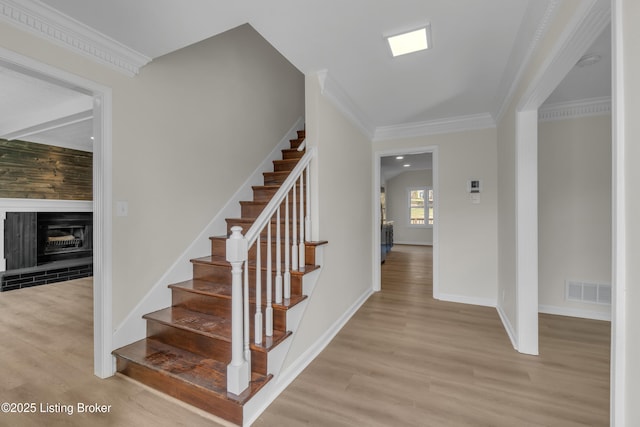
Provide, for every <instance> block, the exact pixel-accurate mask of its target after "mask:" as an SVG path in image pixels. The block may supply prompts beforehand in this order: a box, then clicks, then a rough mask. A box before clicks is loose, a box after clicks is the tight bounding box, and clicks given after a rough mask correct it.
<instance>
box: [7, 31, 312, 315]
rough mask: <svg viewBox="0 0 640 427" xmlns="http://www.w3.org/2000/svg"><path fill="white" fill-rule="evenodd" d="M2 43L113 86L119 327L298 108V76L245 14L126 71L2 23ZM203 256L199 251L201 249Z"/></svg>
mask: <svg viewBox="0 0 640 427" xmlns="http://www.w3.org/2000/svg"><path fill="white" fill-rule="evenodd" d="M0 46H2V47H5V48H7V49H10V50H13V51H16V52H17V53H19V54H22V55H25V56H28V57H31V58H34V59H36V60H39V61H41V62H45V63H48V64H50V65H52V66H55V67H57V68H60V69H62V70H65V71H68V72H71V73H74V74H77V75H80V76H82V77H84V78H86V79H89V80H92V81H95V82H98V83H100V84H102V85H105V86H108V87H110V88H112V94H113V200H114V203H113V205H114V208H115V201H117V200H126V201H128V203H129V216H128V217H116V216H115V214H114V221H113V324H114V326H117V325H118V324H120V322H121V321H122V320H123V319H124V318H125V317H126V315H127V313H129V312H130V311H131V310H132V309H133V307H134V306H135V305H136V303H137V302H138V301H139V300H140V299H141V298H142V297H143V296H144V295H145V294H146V293H147V291H148V290H149V289H150V288H151V287H152V286H153V285H154V284H155V283H156V282H157V281H158V280H159V278H160V277H161V276H162V275H163V273H164V272H165V271H166V270H167V269H168V268H169V267H171V265H172V263H173V262H174V260H176V259H177V258H178V257H179V256H180V254H181V253H182V252H183V251H184V250H185V248H186V247H187V246H188V245H189V244H190V243H191V242H192V241H193V239H194V238H195V237H196V236H197V235H198V233H199V232H200V231H201V230H202V229H204V228H205V226H206V225H207V224H208V222H209V221H210V220H211V219H212V218H213V217H214V216H215V214H216V213H217V212H218V211H219V210H220V209H221V208H222V207H223V206H224V204H225V203H226V202H227V200H228V199H229V198H230V196H231V195H232V194H233V193H234V192H235V191H236V190H237V189H238V188H239V187H240V185H241V184H242V183H243V182H244V181H245V180H246V179H247V177H248V176H249V175H250V174H251V173H252V172H253V171H254V169H255V168H256V167H257V166H258V164H260V162H261V161H262V159H263V158H265V157H266V156H267V154H268V153H269V152H270V151H271V149H272V148H273V147H274V146H275V145H276V144H277V143H278V142H279V141H280V139H281V138H282V137H283V136H284V135H285V134H286V133H287V131H288V130H289V128H290V127H291V125H292V124H293V123H295V122H296V120H297V118H298V117H300V116H301V115H302V114H303V112H304V78H303V76H302V74H301V73H300V72H299V71H298V70H297V69H295V68H294V67H293V66H292V65H291V64H290V63H289V62H288V61H286V60H285V59H284V58H283V57H282V56H281V55H280V54H279V53H278V52H277V51H276V50H275V49H273V47H271V46H270V45H269V44H268V43H267V42H266V41H265V40H264V39H263V38H262V37H261V36H260V35H258V34H257V33H256V32H255V31H254V30H253V29H252V28H251V27H249V26H248V25H245V26H242V27H238V28H236V29H233V30H230V31H229V32H226V33H224V34H221V35H219V36H217V37H213V38H211V39H208V40H205V41H202V42H200V43H197V44H194V45H192V46H189V47H186V48H184V49H182V50H180V51H177V52H175V53H172V54H168V55H165V56H163V57H161V58H157V59H156V60H154V61H153V62H151V63H150V64H148V65H147V66H145V67H144V68H143V69H142V70H141V72H140V74H139V75H138V76H136V77H133V78H130V77H126V76H124V75H121V74H119V73H117V72H114V71H112V70H111V69H110V68H107V67H104V66H101V65H98V64H96V63H94V62H93V61H91V60H89V59H86V58H84V57H82V56H79V55H77V54H75V53H72V52H70V51H68V50H66V49H64V48H61V47H58V46H57V45H54V44H51V43H48V42H46V41H43V40H41V39H39V38H36V37H35V36H32V35H30V34H27V33H24V32H21V31H19V30H16V29H14V28H13V27H11V26H9V25H7V24H4V23H0ZM202 255H206V254H202Z"/></svg>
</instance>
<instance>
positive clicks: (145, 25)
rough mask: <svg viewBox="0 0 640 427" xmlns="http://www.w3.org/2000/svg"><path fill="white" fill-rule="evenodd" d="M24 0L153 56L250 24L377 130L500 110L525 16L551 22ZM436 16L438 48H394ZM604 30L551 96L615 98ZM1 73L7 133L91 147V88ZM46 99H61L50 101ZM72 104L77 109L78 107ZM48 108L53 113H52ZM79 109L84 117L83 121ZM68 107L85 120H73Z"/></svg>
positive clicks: (276, 1)
mask: <svg viewBox="0 0 640 427" xmlns="http://www.w3.org/2000/svg"><path fill="white" fill-rule="evenodd" d="M23 2H24V3H28V4H35V5H37V6H38V7H45V8H48V9H49V10H50V9H55V10H56V11H58V12H61V13H62V14H64V15H66V16H68V17H70V18H73V20H75V21H77V22H80V23H82V24H84V25H86V26H88V27H90V28H92V29H93V30H95V31H98V32H100V33H101V34H102V35H105V36H107V37H108V38H110V39H113V40H115V41H116V42H118V43H120V44H122V45H124V46H127V47H128V48H130V49H132V50H133V51H135V52H137V53H139V54H141V55H142V56H146V57H148V58H150V59H153V58H157V57H159V56H162V55H165V54H168V53H170V52H173V51H175V50H178V49H180V48H183V47H186V46H188V45H190V44H193V43H196V42H198V41H201V40H203V39H206V38H208V37H212V36H215V35H217V34H219V33H221V32H224V31H226V30H229V29H231V28H234V27H236V26H238V25H241V24H244V23H246V22H248V23H250V24H251V25H252V26H253V27H254V28H255V29H256V30H257V31H258V32H259V33H260V34H261V35H262V36H263V37H264V38H265V39H267V40H268V41H269V42H270V43H271V44H272V45H273V46H274V47H275V48H276V49H277V50H278V51H280V52H281V53H282V54H283V55H284V56H285V57H286V58H287V59H288V60H289V61H290V62H291V63H292V64H293V65H294V66H296V67H297V68H298V69H299V70H300V71H302V72H303V73H305V74H311V73H316V72H320V71H323V70H325V71H326V72H327V74H328V75H329V76H330V78H331V81H332V82H333V84H334V85H335V86H336V87H339V88H340V92H341V93H342V94H343V99H344V100H346V101H347V103H349V104H350V105H351V106H353V109H354V110H356V111H357V117H358V120H359V122H360V123H361V124H362V126H363V128H365V129H366V130H368V131H369V133H370V134H371V135H372V136H373V134H374V133H375V130H376V129H380V128H385V127H393V126H403V125H408V124H416V123H418V124H419V123H430V122H434V121H438V120H444V119H447V120H448V119H451V118H459V117H475V116H482V117H488V118H489V119H491V120H493V119H495V116H496V112H497V111H499V109H500V107H501V102H502V100H501V99H500V97H499V96H497V94H500V93H504V92H505V88H508V87H509V86H510V84H511V81H512V79H513V78H514V73H513V72H510V70H512V69H513V67H514V66H513V64H512V62H513V61H514V59H513V58H517V57H518V54H519V49H518V48H519V45H518V43H520V44H524V45H525V46H528V45H530V43H531V40H530V39H531V38H532V37H533V35H534V33H535V29H536V28H537V25H533V26H531V25H529V26H525V25H523V22H524V21H523V18H525V14H526V16H527V18H531V17H532V16H534V17H535V19H534V20H535V21H539V20H541V19H542V17H543V15H544V11H545V10H546V7H547V5H548V4H549V0H483V1H482V2H479V1H477V0H455V1H454V0H394V1H391V0H384V1H383V0H380V1H375V2H372V1H368V0H351V1H348V2H343V1H337V0H325V1H323V2H319V1H316V2H300V1H295V0H271V1H269V2H265V1H264V0H226V1H223V0H218V1H212V0H183V1H180V2H176V1H174V0H136V1H134V2H132V1H130V0H110V1H108V2H105V1H101V0H84V1H79V0H41V1H37V0H24V1H23ZM338 11H339V13H338ZM495 11H500V12H499V13H496V12H495ZM311 18H313V19H311ZM531 19H533V18H531ZM531 19H529V20H531ZM427 23H430V25H431V33H432V41H433V47H432V48H431V49H429V50H426V51H422V52H418V53H413V54H409V55H405V56H401V57H397V58H393V57H392V56H391V54H390V51H389V48H388V45H387V44H386V41H385V38H384V36H385V35H392V34H397V33H399V32H401V31H404V30H412V29H415V28H417V27H419V26H421V25H425V24H427ZM537 23H538V22H536V24H537ZM525 27H526V28H529V31H528V32H527V31H525V29H526V28H525ZM531 28H533V30H532V29H531ZM601 39H602V40H599V41H598V42H596V44H595V45H594V49H597V50H598V51H600V50H602V51H603V54H602V55H601V56H602V57H603V60H602V61H601V62H600V63H599V64H596V65H594V66H591V67H585V68H583V69H580V70H575V73H574V72H573V71H572V73H573V74H572V73H570V76H568V77H567V79H566V81H565V82H563V84H562V87H563V88H562V90H560V89H559V90H558V91H556V93H554V94H552V96H551V97H550V101H549V102H551V101H553V102H566V101H569V100H575V99H584V98H593V97H600V96H607V94H605V93H604V92H606V88H608V87H610V84H608V83H604V84H602V83H601V82H602V81H603V80H604V79H606V77H607V76H606V72H604V76H603V70H605V71H606V70H607V67H609V68H608V70H609V75H608V78H609V80H610V55H609V56H608V57H609V60H608V63H607V61H606V58H607V52H608V51H609V46H610V38H609V39H607V38H606V37H604V38H601ZM598 43H600V44H598ZM510 61H511V62H510ZM607 64H608V65H607ZM516 68H517V67H516ZM0 71H1V72H0V95H2V98H1V99H0V116H1V118H0V137H6V135H7V134H9V135H10V136H11V135H12V134H13V135H18V134H20V132H19V131H20V130H21V129H23V130H26V131H27V132H26V133H29V130H30V131H31V133H29V135H30V136H21V139H27V138H31V139H32V140H35V138H40V140H39V141H36V142H43V141H46V140H51V141H56V140H60V139H62V140H65V141H71V140H74V141H76V142H77V143H78V144H79V145H80V146H82V147H85V148H82V149H87V148H86V147H87V140H88V138H89V137H90V129H91V126H90V125H89V123H90V122H91V119H90V117H89V118H87V117H86V113H84V112H86V108H85V107H80V105H85V106H86V105H89V109H90V108H91V107H90V105H91V100H90V99H88V98H89V97H87V96H86V95H83V94H79V93H77V92H73V91H71V90H66V89H62V88H59V87H58V88H56V87H52V86H51V85H47V84H46V83H44V82H42V81H36V79H33V78H30V77H27V76H20V75H16V73H13V72H11V71H10V70H2V69H1V68H0ZM132 78H135V77H132ZM596 88H597V89H598V90H597V91H596ZM601 88H605V90H604V91H603V90H601ZM595 92H597V93H595ZM594 93H595V94H594ZM43 100H46V102H43ZM48 103H58V105H59V106H60V108H53V107H52V106H48V107H47V104H48ZM74 103H75V106H76V110H75V111H74V112H70V111H71V108H70V106H71V105H72V104H74ZM87 103H88V104H87ZM83 108H85V109H84V110H83ZM7 111H8V112H9V114H6V112H7ZM44 111H49V112H50V113H53V112H55V114H49V117H47V116H46V115H43V112H44ZM81 113H84V114H85V116H83V117H84V120H79V118H80V117H81V116H80V115H81ZM54 116H57V117H54ZM27 117H29V119H28V120H27V119H26V118H27ZM65 117H66V118H67V119H69V121H71V122H74V120H75V122H74V123H66V124H64V118H65ZM34 121H39V122H40V123H35V124H34V123H33V122H34ZM43 123H44V124H45V125H43V129H44V130H46V132H47V134H38V133H34V132H33V131H34V130H37V129H36V128H34V126H37V125H39V124H40V125H42V124H43ZM47 123H49V124H50V125H52V124H53V125H57V126H54V127H51V126H49V127H47V126H46V124H47ZM63 125H64V126H63ZM87 131H89V133H87ZM83 132H84V133H83ZM23 133H25V132H23ZM3 135H4V136H3ZM56 143H59V141H58V142H56Z"/></svg>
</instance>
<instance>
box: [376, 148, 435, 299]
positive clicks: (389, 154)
mask: <svg viewBox="0 0 640 427" xmlns="http://www.w3.org/2000/svg"><path fill="white" fill-rule="evenodd" d="M424 154H426V155H428V156H430V158H431V188H430V190H431V192H432V201H431V202H432V215H433V224H431V227H430V228H428V229H429V231H431V243H432V245H433V256H432V259H433V298H434V299H438V296H439V288H438V283H439V281H438V148H437V147H436V146H427V147H416V148H404V149H393V150H381V151H376V152H374V156H373V157H374V158H373V162H374V164H373V171H374V177H373V206H372V209H373V213H374V220H373V230H372V233H373V249H372V258H373V290H374V291H380V290H381V265H382V251H381V247H382V246H381V245H382V238H381V235H382V233H381V227H382V225H383V220H385V219H389V218H383V216H386V213H384V214H383V210H382V209H381V198H382V194H383V192H382V188H383V186H381V185H380V184H381V183H382V182H383V181H384V177H383V175H382V162H383V159H385V158H392V160H399V161H402V160H404V159H396V158H397V157H403V156H407V157H408V156H416V155H424ZM404 164H408V163H406V162H404V163H402V166H401V167H404ZM387 196H388V195H386V194H385V198H387ZM403 196H404V195H401V196H400V197H403ZM427 203H428V202H427ZM408 204H409V198H408V197H407V205H408ZM428 212H429V210H428V206H427V210H426V218H427V219H426V220H427V221H428V216H429V214H428ZM394 239H395V237H394ZM421 240H422V241H425V240H424V239H421ZM405 243H411V242H410V241H407V242H405Z"/></svg>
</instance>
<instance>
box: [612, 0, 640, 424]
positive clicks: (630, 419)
mask: <svg viewBox="0 0 640 427" xmlns="http://www.w3.org/2000/svg"><path fill="white" fill-rule="evenodd" d="M616 6H621V7H622V9H617V8H616V9H617V13H618V14H620V15H619V16H620V17H621V20H620V21H619V22H622V24H623V27H622V29H621V30H622V31H621V36H622V37H621V40H619V41H621V42H622V43H623V46H622V47H621V49H620V50H619V52H617V53H616V54H615V55H616V57H619V55H622V59H623V63H622V71H623V72H624V80H623V81H621V82H619V83H620V84H621V86H620V88H619V92H618V91H617V92H616V97H617V96H620V95H622V94H624V105H623V106H622V108H623V110H622V111H620V112H619V113H620V114H621V115H622V116H623V119H624V127H623V128H621V129H618V130H619V131H620V132H621V133H622V134H623V136H624V138H625V153H624V154H625V157H624V168H625V171H626V176H625V177H624V184H625V186H626V189H625V191H624V192H623V193H619V194H618V196H620V197H622V198H623V200H624V203H625V204H626V211H625V212H624V214H625V215H626V230H625V236H624V237H625V238H626V268H625V271H623V272H621V274H623V275H624V276H626V277H625V279H626V295H623V298H624V297H626V306H625V307H621V309H623V310H624V312H625V316H626V318H625V319H624V323H625V325H626V330H625V332H624V336H623V341H624V343H619V344H620V345H618V346H617V347H616V351H620V349H622V355H623V358H624V360H625V362H626V363H625V364H626V369H625V371H624V372H623V375H624V381H625V387H624V388H625V396H618V398H620V399H624V400H625V407H626V411H625V415H626V423H625V425H626V426H629V427H631V426H638V425H640V405H638V402H640V364H639V363H638V361H639V360H640V334H638V325H640V310H639V309H638V307H640V262H638V260H640V220H639V218H640V197H638V182H640V168H638V164H640V144H638V141H639V140H640V120H638V117H640V81H638V78H637V76H638V74H639V73H640V56H639V55H638V46H640V27H638V25H637V17H638V16H640V2H638V1H636V0H621V1H616ZM620 166H622V165H620ZM619 291H620V292H621V293H623V294H624V292H625V290H624V289H620V290H619ZM621 338H622V337H621Z"/></svg>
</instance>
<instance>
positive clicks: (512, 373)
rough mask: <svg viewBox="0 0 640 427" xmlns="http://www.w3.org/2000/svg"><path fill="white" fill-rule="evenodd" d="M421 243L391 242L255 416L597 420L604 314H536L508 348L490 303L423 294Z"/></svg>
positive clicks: (273, 419)
mask: <svg viewBox="0 0 640 427" xmlns="http://www.w3.org/2000/svg"><path fill="white" fill-rule="evenodd" d="M431 280H432V276H431V248H425V247H417V246H399V245H396V246H394V248H393V250H392V251H391V253H389V254H388V257H387V261H386V262H385V264H384V265H383V267H382V292H379V293H377V294H375V295H373V296H372V297H371V298H370V299H369V300H368V301H367V302H366V303H365V304H364V306H363V307H362V309H361V310H360V311H359V312H358V313H356V314H355V315H354V316H353V318H352V319H351V320H350V321H349V323H348V324H347V325H346V326H345V328H344V329H343V330H342V331H341V332H340V333H339V334H338V335H337V337H336V339H335V340H334V341H333V342H332V343H331V344H329V346H327V348H326V349H325V350H324V351H323V352H322V353H321V354H320V356H319V357H318V358H317V359H316V360H315V361H314V362H313V363H312V364H311V365H310V366H309V367H308V368H307V369H306V370H305V371H304V372H303V373H302V374H301V375H300V376H299V377H298V378H297V379H296V380H295V381H294V382H293V383H292V384H291V386H290V387H289V388H288V389H287V390H285V391H284V393H282V394H281V395H280V396H279V397H278V399H276V401H275V402H274V403H273V404H272V405H271V406H270V407H269V408H268V409H267V411H266V412H265V413H264V414H263V415H262V416H261V417H260V418H259V419H258V421H257V422H256V423H255V426H301V425H306V426H345V427H346V426H354V425H357V426H505V427H506V426H508V427H512V426H563V427H564V426H584V425H589V426H606V425H608V424H609V347H610V343H609V340H610V325H609V323H608V322H601V321H592V320H584V319H575V318H569V317H560V316H550V315H541V316H540V335H541V336H540V353H541V354H540V356H538V357H534V356H526V355H522V354H519V353H517V352H516V351H515V350H514V349H513V347H512V346H511V344H510V341H509V338H508V337H507V335H506V333H505V332H504V329H503V327H502V325H501V322H500V320H499V318H498V314H497V312H496V310H495V309H494V308H489V307H480V306H469V305H462V304H455V303H447V302H441V301H436V300H433V298H432V297H431V295H432V288H431Z"/></svg>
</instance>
